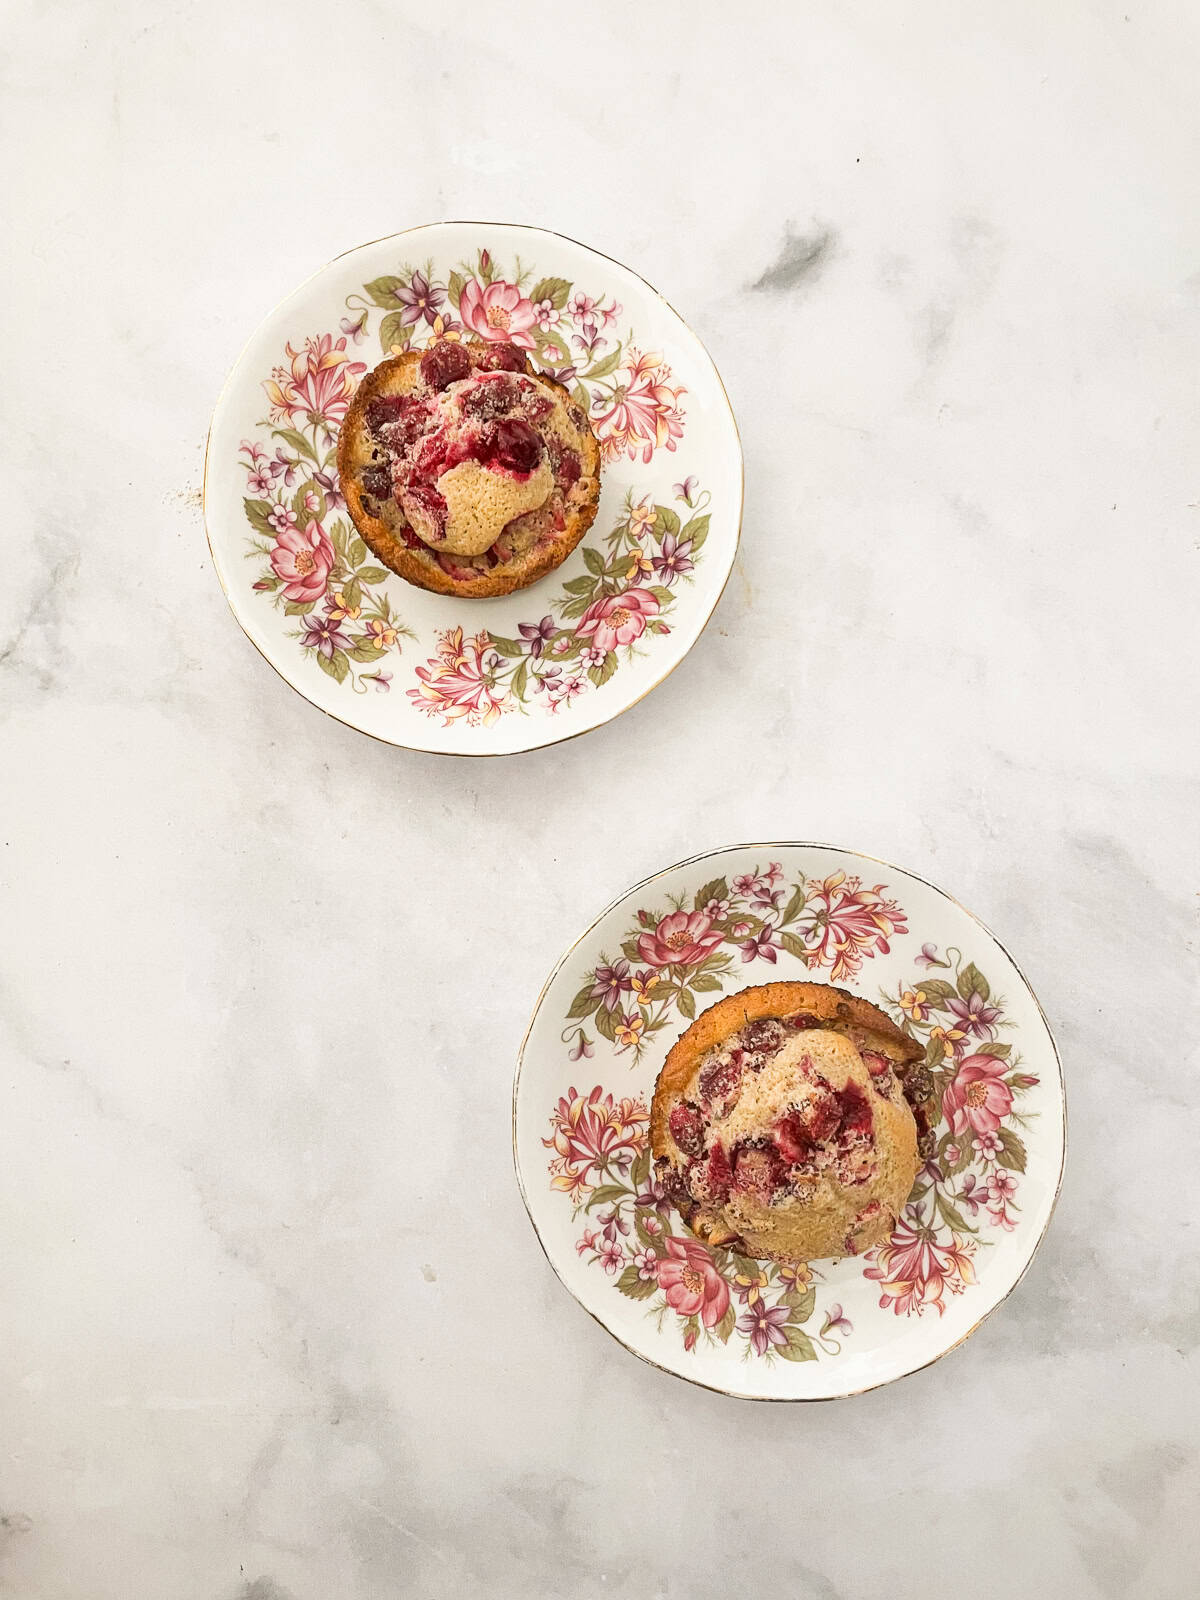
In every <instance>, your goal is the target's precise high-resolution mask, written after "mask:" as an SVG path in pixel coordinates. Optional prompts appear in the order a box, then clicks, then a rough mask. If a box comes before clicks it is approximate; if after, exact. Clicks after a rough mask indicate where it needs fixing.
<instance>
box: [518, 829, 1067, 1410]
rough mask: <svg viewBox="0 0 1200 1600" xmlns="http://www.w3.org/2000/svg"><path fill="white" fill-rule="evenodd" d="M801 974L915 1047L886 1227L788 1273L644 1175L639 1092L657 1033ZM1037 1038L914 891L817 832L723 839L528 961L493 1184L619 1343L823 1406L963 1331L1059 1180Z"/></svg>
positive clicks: (1044, 1060) (981, 953) (1057, 1121)
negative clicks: (898, 1197) (565, 943)
mask: <svg viewBox="0 0 1200 1600" xmlns="http://www.w3.org/2000/svg"><path fill="white" fill-rule="evenodd" d="M805 977H807V978H808V979H809V980H810V981H813V982H823V983H833V984H838V985H840V986H841V987H843V988H846V989H850V990H852V991H853V992H854V993H856V994H860V995H862V996H863V997H864V998H865V999H867V1000H870V1001H873V1002H874V1003H875V1004H876V1005H880V1006H882V1007H883V1008H884V1009H885V1010H886V1011H887V1012H888V1013H889V1014H890V1015H891V1016H892V1017H894V1018H895V1020H896V1021H897V1022H898V1023H900V1024H901V1025H902V1026H904V1027H905V1028H906V1029H907V1030H908V1032H910V1033H911V1034H913V1035H914V1036H915V1037H916V1038H917V1039H919V1040H920V1041H921V1042H922V1043H923V1044H924V1045H925V1047H926V1064H925V1070H926V1073H927V1077H926V1079H925V1080H924V1088H925V1090H926V1092H927V1096H928V1098H927V1099H926V1102H925V1110H926V1112H927V1115H928V1117H929V1120H930V1123H931V1125H932V1126H931V1131H930V1132H929V1133H928V1134H927V1135H926V1139H925V1141H924V1144H923V1153H924V1154H925V1156H926V1161H925V1165H924V1167H923V1169H922V1171H921V1172H920V1174H919V1176H918V1179H917V1183H916V1186H915V1187H914V1189H913V1192H912V1195H911V1197H910V1200H909V1202H908V1205H907V1207H906V1209H905V1211H904V1213H903V1215H902V1216H901V1217H900V1218H899V1219H898V1221H897V1225H896V1227H895V1230H894V1231H893V1233H892V1235H891V1237H890V1239H889V1240H888V1241H887V1243H886V1244H884V1245H882V1246H880V1247H879V1248H877V1249H875V1250H871V1251H869V1252H867V1253H866V1254H865V1255H864V1256H861V1257H848V1258H846V1259H844V1260H841V1261H821V1262H817V1263H814V1264H813V1265H812V1266H811V1267H801V1268H787V1267H782V1266H779V1265H776V1264H773V1263H769V1262H757V1261H751V1260H748V1259H746V1258H744V1257H741V1256H738V1255H736V1254H734V1253H732V1252H730V1251H725V1250H718V1249H710V1248H708V1247H707V1246H705V1245H703V1244H701V1243H700V1242H699V1240H697V1239H696V1238H695V1236H694V1235H693V1234H691V1233H689V1231H688V1229H687V1228H686V1226H685V1225H684V1223H683V1222H682V1220H681V1219H680V1218H679V1216H678V1215H677V1214H676V1213H675V1212H674V1211H672V1209H671V1208H670V1206H669V1204H667V1202H666V1201H665V1200H664V1199H663V1196H662V1191H661V1189H658V1190H657V1191H656V1188H655V1185H654V1183H653V1181H652V1175H651V1170H650V1155H649V1149H648V1126H647V1124H648V1108H649V1104H650V1099H651V1096H652V1094H653V1091H654V1082H655V1079H656V1077H657V1076H658V1072H659V1069H660V1067H661V1066H662V1063H663V1061H664V1059H665V1057H666V1054H667V1051H668V1050H669V1049H670V1047H671V1045H672V1044H673V1043H674V1041H675V1039H676V1038H677V1037H678V1036H679V1034H680V1033H681V1032H682V1031H683V1029H684V1028H685V1027H686V1026H687V1025H688V1023H689V1022H690V1021H691V1019H692V1018H693V1017H694V1016H695V1015H696V1014H697V1013H698V1012H699V1011H702V1010H704V1009H705V1007H707V1006H709V1005H711V1004H712V1003H713V1002H714V1001H716V1000H718V999H720V997H721V995H722V994H729V993H731V992H734V991H736V990H738V989H741V988H745V987H746V986H747V985H750V984H759V983H767V982H770V981H772V980H776V979H787V978H793V979H799V978H805ZM1065 1114H1066V1108H1065V1102H1064V1097H1063V1086H1062V1075H1061V1071H1060V1068H1059V1061H1058V1053H1057V1051H1056V1049H1055V1045H1054V1040H1053V1039H1052V1038H1051V1035H1050V1030H1049V1028H1048V1026H1047V1024H1046V1019H1045V1017H1044V1016H1043V1014H1042V1011H1041V1007H1040V1006H1039V1005H1038V1002H1037V1000H1036V998H1035V997H1034V995H1033V993H1032V991H1031V990H1030V988H1029V985H1028V984H1027V983H1026V982H1025V980H1024V978H1023V977H1022V976H1021V973H1020V972H1019V971H1018V969H1017V967H1016V965H1015V963H1014V962H1013V960H1012V958H1011V957H1010V956H1009V955H1008V953H1007V951H1005V949H1004V948H1003V946H1002V945H1001V944H1000V943H999V942H998V941H997V940H996V939H995V937H994V936H993V935H992V934H990V933H989V932H988V931H987V929H986V928H984V927H983V926H982V924H981V923H979V922H978V921H976V919H975V918H974V917H973V916H971V914H970V913H969V912H967V911H965V910H964V909H963V908H962V906H960V905H959V904H958V903H957V901H954V900H952V899H950V898H949V896H947V895H946V894H944V893H943V892H942V891H941V890H940V889H935V888H934V887H933V886H932V884H928V883H926V882H925V881H924V880H923V879H921V878H918V877H916V876H914V875H913V874H912V873H908V872H902V871H901V870H900V869H899V868H898V867H892V866H888V865H887V864H886V863H884V862H880V861H876V860H874V859H873V858H871V857H868V856H861V855H857V854H855V853H854V852H853V851H849V850H838V849H834V848H833V847H831V846H828V845H813V844H761V845H739V846H736V847H734V848H732V849H729V850H719V851H715V852H712V853H710V854H707V855H702V856H694V857H693V858H692V859H691V860H690V861H683V862H680V864H679V865H678V866H675V867H671V868H669V869H668V870H667V871H665V872H661V873H658V874H657V875H656V876H655V877H653V878H649V879H647V880H646V882H645V883H640V884H638V885H637V886H636V888H633V889H631V890H630V891H629V892H628V893H627V894H625V895H623V896H622V897H621V898H620V899H619V900H618V901H616V902H615V903H614V904H613V905H612V906H610V907H609V909H608V910H607V911H605V912H604V913H603V915H602V916H601V917H600V918H599V919H598V920H597V921H596V922H594V923H593V924H592V926H591V927H590V928H589V929H588V930H587V932H586V933H585V934H584V935H583V936H582V938H580V939H579V941H578V942H577V943H576V944H575V945H573V946H572V948H571V949H570V950H569V951H568V952H567V954H566V955H565V956H564V957H563V958H562V960H561V961H560V962H559V964H558V966H557V967H556V968H555V970H554V972H553V973H552V974H551V976H550V979H549V982H548V983H547V984H546V987H545V989H544V990H543V991H542V994H541V998H540V999H539V1000H538V1003H537V1009H536V1010H535V1012H534V1016H533V1020H532V1022H531V1023H530V1026H529V1032H528V1033H527V1035H526V1037H525V1042H524V1044H523V1045H522V1049H521V1059H520V1062H519V1064H518V1067H517V1078H516V1084H515V1087H514V1095H513V1144H514V1154H515V1159H516V1166H517V1177H518V1181H519V1183H520V1186H521V1192H522V1194H523V1196H524V1199H525V1204H526V1207H527V1208H528V1211H529V1216H530V1220H531V1221H532V1223H533V1226H534V1229H535V1231H536V1233H537V1235H538V1238H539V1239H540V1240H541V1243H542V1247H543V1249H544V1250H545V1252H546V1254H547V1256H548V1257H549V1260H550V1264H551V1265H552V1266H553V1268H554V1270H555V1272H557V1273H558V1275H559V1277H560V1278H561V1279H562V1281H563V1283H564V1284H565V1285H566V1286H567V1288H568V1289H569V1290H570V1292H571V1293H572V1294H573V1295H574V1296H575V1298H576V1299H577V1300H578V1301H579V1303H580V1304H581V1305H582V1306H583V1307H584V1308H585V1310H587V1311H589V1312H591V1314H592V1316H594V1317H595V1318H596V1320H597V1321H598V1322H600V1323H602V1324H603V1326H604V1327H605V1328H607V1329H608V1331H609V1332H610V1333H611V1334H612V1335H613V1336H614V1337H615V1338H616V1339H618V1340H619V1341H620V1342H621V1343H622V1344H623V1345H625V1346H626V1348H627V1349H629V1350H632V1351H633V1352H634V1354H635V1355H639V1356H642V1357H643V1358H644V1359H645V1360H647V1361H649V1362H652V1363H653V1364H654V1365H656V1366H659V1367H662V1368H664V1369H665V1370H666V1371H668V1372H673V1373H675V1374H677V1375H678V1376H679V1377H682V1378H687V1379H689V1380H690V1381H691V1382H693V1383H699V1384H702V1385H704V1386H705V1387H707V1388H710V1389H717V1390H720V1391H721V1392H723V1393H726V1394H732V1395H743V1396H746V1397H748V1398H751V1399H757V1400H824V1399H832V1398H834V1397H836V1396H839V1395H847V1394H855V1393H858V1392H860V1391H862V1390H864V1389H870V1388H874V1387H876V1386H877V1385H879V1384H882V1383H888V1382H890V1381H891V1380H892V1379H893V1378H899V1377H902V1376H903V1375H904V1374H905V1373H908V1372H914V1371H916V1370H917V1368H919V1367H924V1366H927V1365H928V1364H929V1363H930V1362H932V1361H935V1360H937V1358H938V1357H939V1356H942V1355H945V1354H946V1352H947V1351H948V1350H952V1349H953V1348H954V1347H955V1345H958V1344H961V1343H962V1341H963V1340H964V1339H965V1338H966V1337H967V1336H968V1334H970V1333H972V1332H973V1331H974V1329H975V1328H977V1327H978V1326H979V1324H980V1322H981V1321H982V1320H983V1318H984V1317H985V1316H987V1314H988V1313H989V1312H990V1311H991V1310H993V1309H994V1308H995V1307H996V1306H997V1305H998V1304H999V1303H1000V1301H1001V1300H1003V1299H1004V1297H1005V1296H1006V1295H1007V1294H1008V1293H1009V1291H1010V1290H1011V1289H1012V1288H1013V1286H1014V1285H1015V1284H1016V1282H1017V1281H1018V1279H1019V1278H1020V1277H1021V1275H1022V1273H1023V1272H1024V1271H1025V1269H1026V1267H1027V1266H1028V1265H1029V1262H1030V1260H1031V1259H1032V1257H1033V1253H1034V1251H1035V1250H1036V1249H1037V1247H1038V1244H1039V1242H1040V1241H1041V1238H1042V1236H1043V1234H1044V1233H1045V1231H1046V1227H1047V1225H1048V1223H1049V1221H1050V1214H1051V1211H1052V1210H1053V1207H1054V1202H1055V1199H1056V1197H1057V1194H1058V1188H1059V1183H1060V1181H1061V1177H1062V1165H1063V1149H1064V1130H1065Z"/></svg>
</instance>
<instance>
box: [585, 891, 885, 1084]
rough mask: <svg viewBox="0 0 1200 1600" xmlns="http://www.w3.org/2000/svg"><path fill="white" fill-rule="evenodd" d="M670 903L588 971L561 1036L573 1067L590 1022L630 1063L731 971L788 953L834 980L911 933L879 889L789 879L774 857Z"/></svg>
mask: <svg viewBox="0 0 1200 1600" xmlns="http://www.w3.org/2000/svg"><path fill="white" fill-rule="evenodd" d="M670 906H671V909H670V910H664V909H662V908H661V907H659V908H658V909H656V910H647V909H642V910H639V911H638V913H637V924H636V926H634V927H633V928H631V929H630V931H629V933H628V934H627V936H626V937H625V938H624V939H622V941H621V954H620V955H619V956H616V957H612V958H610V957H609V956H607V955H605V954H604V953H603V952H602V953H601V959H600V961H599V962H598V963H597V965H596V966H595V967H594V968H593V969H592V971H590V972H589V973H588V974H587V977H586V979H585V980H584V983H583V986H582V988H580V990H579V991H578V993H577V994H576V996H575V998H574V1000H573V1001H572V1003H571V1008H570V1010H569V1011H568V1013H567V1026H566V1027H565V1028H564V1030H563V1035H562V1037H563V1043H564V1044H569V1045H570V1056H571V1060H572V1061H578V1060H579V1059H580V1058H581V1057H585V1056H591V1055H593V1054H594V1050H595V1040H594V1039H593V1038H592V1037H591V1035H589V1033H588V1031H587V1028H586V1026H585V1024H586V1023H587V1022H588V1021H589V1020H590V1021H591V1023H592V1026H593V1028H594V1029H595V1032H596V1034H598V1035H599V1036H600V1037H601V1038H603V1039H606V1040H607V1041H608V1042H609V1043H610V1044H611V1045H612V1046H613V1047H614V1048H615V1050H616V1051H617V1053H618V1054H621V1053H624V1052H627V1051H628V1052H630V1053H631V1055H632V1061H631V1065H633V1064H636V1063H637V1062H638V1061H639V1060H640V1059H641V1055H642V1051H643V1050H644V1049H645V1047H646V1045H647V1044H648V1043H649V1041H650V1040H651V1039H652V1038H653V1037H654V1035H655V1034H656V1033H661V1031H662V1030H663V1029H664V1028H666V1027H670V1026H672V1025H675V1026H678V1019H679V1017H682V1018H684V1019H685V1021H687V1022H691V1021H692V1019H693V1018H694V1017H695V1015H696V1003H697V997H698V996H707V995H715V994H718V993H719V992H720V991H721V990H722V989H723V988H724V986H725V983H726V981H727V979H728V978H729V977H730V975H731V974H732V973H734V972H737V971H740V970H742V969H744V968H745V967H754V968H756V969H757V968H758V964H759V963H760V962H761V963H764V964H766V965H767V966H774V965H775V964H776V962H777V961H778V959H779V956H780V954H787V955H790V956H793V957H795V959H796V960H798V961H802V962H803V963H804V965H805V966H806V967H808V968H809V969H810V970H813V971H816V972H826V973H828V976H829V978H830V979H831V980H832V981H833V982H834V983H840V982H842V981H843V980H844V979H847V978H852V977H854V976H855V975H856V974H857V973H858V972H859V971H860V970H861V968H862V965H863V962H864V961H866V960H868V959H869V958H870V957H871V956H873V955H875V954H881V955H886V954H887V953H888V951H889V949H890V948H891V946H890V943H889V941H890V940H891V939H893V938H894V937H896V936H897V935H899V934H903V933H907V931H908V921H907V918H906V915H905V913H904V911H903V910H902V909H901V907H900V905H899V904H898V902H897V901H896V900H894V899H892V898H891V897H890V896H889V895H887V894H885V893H884V885H883V884H881V883H877V884H875V885H873V886H867V885H865V884H864V883H863V881H862V879H861V878H858V877H854V876H850V875H848V874H847V873H845V872H834V873H831V874H830V875H829V876H828V877H826V878H806V877H804V876H801V877H800V878H798V879H796V880H795V881H792V882H789V881H788V880H787V879H786V878H785V876H784V872H783V869H782V867H781V866H780V864H779V862H778V861H771V862H768V863H767V865H766V866H765V867H759V866H756V867H755V868H754V869H753V870H752V871H750V872H746V873H743V874H740V875H739V876H738V877H736V878H734V879H733V881H732V883H730V881H729V879H728V878H727V877H725V876H722V877H718V878H713V879H711V880H710V881H709V882H708V883H705V884H703V885H702V886H701V887H700V888H699V889H698V890H697V891H696V892H695V893H694V894H692V895H681V896H678V897H672V898H671V901H670ZM701 1003H702V1004H703V1003H705V1002H703V1001H702V1002H701Z"/></svg>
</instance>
